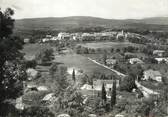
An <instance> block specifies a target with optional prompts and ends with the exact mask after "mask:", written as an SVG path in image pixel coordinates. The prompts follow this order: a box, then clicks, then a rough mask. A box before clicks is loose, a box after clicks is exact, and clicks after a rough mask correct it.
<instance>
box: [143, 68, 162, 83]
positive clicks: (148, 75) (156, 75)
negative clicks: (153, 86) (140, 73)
mask: <svg viewBox="0 0 168 117" xmlns="http://www.w3.org/2000/svg"><path fill="white" fill-rule="evenodd" d="M150 79H151V80H155V81H157V82H162V75H161V73H160V72H159V71H154V70H152V69H149V70H146V71H144V78H143V80H150Z"/></svg>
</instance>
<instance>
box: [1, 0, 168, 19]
mask: <svg viewBox="0 0 168 117" xmlns="http://www.w3.org/2000/svg"><path fill="white" fill-rule="evenodd" d="M7 7H11V8H13V9H14V10H15V15H14V18H16V19H22V18H39V17H67V16H93V17H101V18H107V19H141V18H147V17H167V16H168V0H0V8H1V9H2V10H4V9H5V8H7Z"/></svg>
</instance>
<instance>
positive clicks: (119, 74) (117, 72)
mask: <svg viewBox="0 0 168 117" xmlns="http://www.w3.org/2000/svg"><path fill="white" fill-rule="evenodd" d="M88 59H89V60H90V61H92V62H94V63H96V64H97V65H99V66H102V67H104V68H106V69H109V70H111V71H113V72H114V73H116V74H117V75H118V76H122V77H126V75H125V74H123V73H121V72H119V71H117V70H114V69H111V68H109V67H108V66H106V65H103V64H101V63H99V62H97V61H96V60H93V59H91V58H90V57H88Z"/></svg>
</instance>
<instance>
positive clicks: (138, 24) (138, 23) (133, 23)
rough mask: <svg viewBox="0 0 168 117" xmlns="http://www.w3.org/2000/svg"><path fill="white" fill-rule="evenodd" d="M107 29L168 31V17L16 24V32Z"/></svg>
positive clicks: (79, 18)
mask: <svg viewBox="0 0 168 117" xmlns="http://www.w3.org/2000/svg"><path fill="white" fill-rule="evenodd" d="M96 26H101V27H106V28H126V29H127V28H140V29H144V28H145V29H150V30H167V31H168V17H154V18H146V19H141V20H135V19H128V20H114V19H103V18H97V17H87V16H72V17H60V18H58V17H49V18H32V19H20V20H16V22H15V31H16V32H19V31H29V30H66V29H71V28H79V27H96Z"/></svg>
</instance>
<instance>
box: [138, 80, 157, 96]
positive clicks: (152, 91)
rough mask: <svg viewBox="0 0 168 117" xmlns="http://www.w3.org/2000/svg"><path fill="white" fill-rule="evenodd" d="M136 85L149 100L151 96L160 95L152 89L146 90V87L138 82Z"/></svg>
mask: <svg viewBox="0 0 168 117" xmlns="http://www.w3.org/2000/svg"><path fill="white" fill-rule="evenodd" d="M135 84H136V86H137V87H138V88H139V89H140V90H141V91H142V93H143V95H144V96H145V97H146V98H148V97H149V96H150V95H159V93H158V92H156V91H154V90H152V89H149V88H146V87H144V86H143V85H141V84H140V83H139V82H138V81H135Z"/></svg>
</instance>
